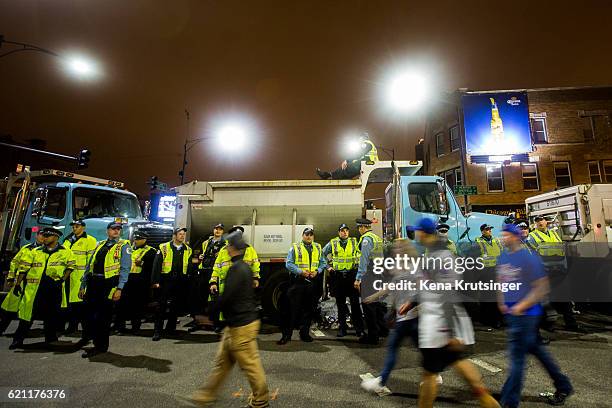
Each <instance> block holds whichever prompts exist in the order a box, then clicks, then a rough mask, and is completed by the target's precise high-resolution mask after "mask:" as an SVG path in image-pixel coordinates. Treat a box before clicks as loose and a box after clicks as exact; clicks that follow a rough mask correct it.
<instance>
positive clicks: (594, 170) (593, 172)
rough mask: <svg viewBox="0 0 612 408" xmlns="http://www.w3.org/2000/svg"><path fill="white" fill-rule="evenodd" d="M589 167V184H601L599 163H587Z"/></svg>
mask: <svg viewBox="0 0 612 408" xmlns="http://www.w3.org/2000/svg"><path fill="white" fill-rule="evenodd" d="M587 166H589V178H590V179H591V183H601V172H600V171H599V163H598V162H596V161H591V162H588V163H587Z"/></svg>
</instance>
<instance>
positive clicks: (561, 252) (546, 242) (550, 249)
mask: <svg viewBox="0 0 612 408" xmlns="http://www.w3.org/2000/svg"><path fill="white" fill-rule="evenodd" d="M529 236H530V237H531V238H532V240H533V242H534V243H535V244H536V247H535V250H536V251H537V252H538V254H540V256H542V257H553V256H565V248H564V247H563V240H562V239H561V238H560V237H559V235H558V234H557V232H556V231H554V230H548V234H546V233H544V232H541V231H539V230H537V229H535V230H533V231H531V232H530V233H529Z"/></svg>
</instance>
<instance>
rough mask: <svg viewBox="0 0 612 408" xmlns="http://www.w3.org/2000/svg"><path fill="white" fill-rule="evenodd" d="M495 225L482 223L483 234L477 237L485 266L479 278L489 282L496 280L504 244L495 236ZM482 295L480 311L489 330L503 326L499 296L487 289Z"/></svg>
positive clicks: (482, 319) (481, 231) (482, 320)
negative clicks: (498, 306) (496, 268)
mask: <svg viewBox="0 0 612 408" xmlns="http://www.w3.org/2000/svg"><path fill="white" fill-rule="evenodd" d="M492 230H493V226H491V225H489V224H482V225H481V226H480V234H481V236H479V237H477V238H476V243H477V244H478V247H479V249H480V256H481V257H482V262H483V264H484V268H483V269H482V270H481V271H480V272H479V274H478V275H479V276H478V278H479V280H480V281H483V282H489V281H490V280H493V281H495V279H496V275H495V266H496V265H497V258H498V257H499V255H501V252H502V244H501V242H500V241H499V239H497V238H495V237H493V233H492ZM481 295H482V296H481V297H480V313H481V322H482V323H483V324H485V325H488V326H489V328H488V329H487V330H489V331H491V330H492V329H494V328H495V329H498V328H500V327H501V323H502V316H501V313H500V312H499V309H498V308H497V296H496V295H495V294H494V293H491V292H489V291H485V292H484V293H481Z"/></svg>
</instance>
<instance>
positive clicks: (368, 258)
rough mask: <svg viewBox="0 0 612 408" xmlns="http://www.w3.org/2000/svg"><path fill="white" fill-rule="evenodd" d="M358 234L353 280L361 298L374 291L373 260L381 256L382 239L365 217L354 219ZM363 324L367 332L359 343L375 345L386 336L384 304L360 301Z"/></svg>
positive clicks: (387, 332)
mask: <svg viewBox="0 0 612 408" xmlns="http://www.w3.org/2000/svg"><path fill="white" fill-rule="evenodd" d="M355 222H356V223H357V228H358V229H359V234H360V235H361V238H360V239H359V243H358V246H359V252H360V254H361V255H360V257H359V266H358V269H357V275H356V276H355V282H354V283H353V285H354V286H355V289H357V290H359V291H360V293H361V298H362V300H363V299H365V298H367V297H368V296H370V295H371V294H373V293H374V291H375V290H374V288H373V282H374V280H375V279H376V277H375V275H374V260H375V259H377V258H382V257H383V240H382V238H381V237H379V236H378V235H376V234H375V233H374V232H373V231H372V221H371V220H368V219H367V218H358V219H356V220H355ZM362 307H363V314H364V317H365V324H366V327H367V329H368V332H367V334H364V335H363V336H361V337H360V338H359V342H360V343H361V344H371V345H376V344H378V341H379V339H380V337H387V335H388V334H389V329H388V328H387V325H386V323H385V312H386V309H385V305H384V304H383V303H382V302H380V301H378V300H375V301H372V302H362Z"/></svg>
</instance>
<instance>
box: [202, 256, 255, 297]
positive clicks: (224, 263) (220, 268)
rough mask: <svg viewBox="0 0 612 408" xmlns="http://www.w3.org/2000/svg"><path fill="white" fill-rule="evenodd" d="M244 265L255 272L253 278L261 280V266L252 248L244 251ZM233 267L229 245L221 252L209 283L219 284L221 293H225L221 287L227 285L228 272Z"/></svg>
mask: <svg viewBox="0 0 612 408" xmlns="http://www.w3.org/2000/svg"><path fill="white" fill-rule="evenodd" d="M242 260H243V261H244V263H246V264H247V265H249V266H250V267H251V271H252V272H253V278H256V279H259V271H260V268H261V264H260V262H259V257H258V255H257V252H256V251H255V248H253V247H252V246H250V245H249V246H248V247H246V249H245V250H244V257H243V258H242ZM231 266H232V257H231V256H230V255H229V252H228V251H227V244H225V246H223V248H221V249H220V250H219V253H218V254H217V259H215V265H214V266H213V272H212V275H211V278H210V282H209V283H217V284H219V293H223V291H222V289H221V286H224V285H225V279H226V278H227V271H229V268H230V267H231Z"/></svg>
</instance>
